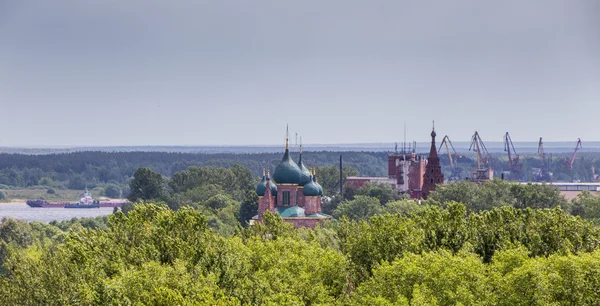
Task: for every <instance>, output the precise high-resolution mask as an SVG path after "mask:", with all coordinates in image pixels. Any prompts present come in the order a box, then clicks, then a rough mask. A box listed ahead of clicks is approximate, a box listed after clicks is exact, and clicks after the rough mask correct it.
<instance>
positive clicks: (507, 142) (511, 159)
mask: <svg viewBox="0 0 600 306" xmlns="http://www.w3.org/2000/svg"><path fill="white" fill-rule="evenodd" d="M504 151H506V152H508V165H509V167H510V170H511V171H518V170H520V166H519V154H517V151H516V150H515V146H514V145H513V142H512V139H511V138H510V135H509V134H508V132H506V134H505V135H504ZM511 151H512V154H513V155H512V156H511Z"/></svg>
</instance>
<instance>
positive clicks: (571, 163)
mask: <svg viewBox="0 0 600 306" xmlns="http://www.w3.org/2000/svg"><path fill="white" fill-rule="evenodd" d="M581 149H583V146H582V145H581V139H580V138H577V144H576V145H575V151H573V155H572V156H571V160H567V159H565V163H566V164H567V166H569V169H572V168H573V162H575V156H577V151H578V150H581Z"/></svg>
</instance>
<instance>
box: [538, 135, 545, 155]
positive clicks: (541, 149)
mask: <svg viewBox="0 0 600 306" xmlns="http://www.w3.org/2000/svg"><path fill="white" fill-rule="evenodd" d="M538 154H539V155H540V158H541V159H542V161H543V160H544V159H546V153H544V142H543V141H542V137H540V142H539V143H538Z"/></svg>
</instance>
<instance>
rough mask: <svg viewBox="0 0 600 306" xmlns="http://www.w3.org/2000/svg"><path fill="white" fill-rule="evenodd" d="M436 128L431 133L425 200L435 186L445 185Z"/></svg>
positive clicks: (424, 179)
mask: <svg viewBox="0 0 600 306" xmlns="http://www.w3.org/2000/svg"><path fill="white" fill-rule="evenodd" d="M435 136H436V134H435V128H434V129H433V131H431V148H430V149H429V157H427V166H426V167H425V174H424V175H423V194H422V197H423V199H427V197H428V196H429V193H430V192H431V191H432V190H434V189H435V185H437V184H443V183H444V174H443V173H442V167H441V166H440V158H439V157H438V155H437V150H436V146H435Z"/></svg>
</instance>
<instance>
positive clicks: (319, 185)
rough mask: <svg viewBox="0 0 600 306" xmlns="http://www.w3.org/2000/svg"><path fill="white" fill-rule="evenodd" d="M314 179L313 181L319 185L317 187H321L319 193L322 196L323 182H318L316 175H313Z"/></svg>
mask: <svg viewBox="0 0 600 306" xmlns="http://www.w3.org/2000/svg"><path fill="white" fill-rule="evenodd" d="M312 179H313V182H314V183H315V184H316V185H317V187H319V195H320V196H322V195H323V186H321V184H319V183H317V177H316V176H313V177H312Z"/></svg>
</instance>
